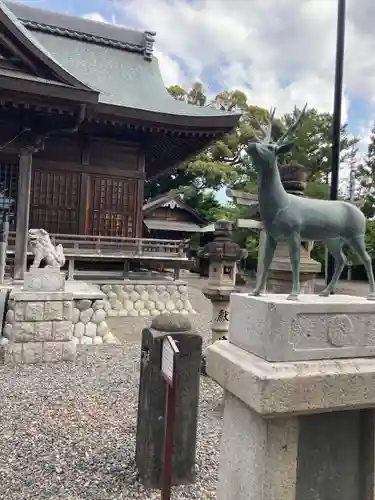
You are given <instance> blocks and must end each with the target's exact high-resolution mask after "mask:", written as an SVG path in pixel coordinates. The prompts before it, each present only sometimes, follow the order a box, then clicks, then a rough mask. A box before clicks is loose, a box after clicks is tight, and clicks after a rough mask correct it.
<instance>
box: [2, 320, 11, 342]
mask: <svg viewBox="0 0 375 500" xmlns="http://www.w3.org/2000/svg"><path fill="white" fill-rule="evenodd" d="M12 330H13V325H12V323H7V324H6V325H5V326H4V328H3V336H4V337H6V338H7V339H11V338H12Z"/></svg>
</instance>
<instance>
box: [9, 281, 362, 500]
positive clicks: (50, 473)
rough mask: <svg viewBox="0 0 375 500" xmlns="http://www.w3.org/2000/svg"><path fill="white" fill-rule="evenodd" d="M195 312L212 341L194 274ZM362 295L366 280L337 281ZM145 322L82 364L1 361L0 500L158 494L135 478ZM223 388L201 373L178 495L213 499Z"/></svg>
mask: <svg viewBox="0 0 375 500" xmlns="http://www.w3.org/2000/svg"><path fill="white" fill-rule="evenodd" d="M188 281H189V283H190V285H191V287H190V292H189V293H190V297H191V300H192V303H193V306H194V308H195V309H196V311H198V314H197V315H195V316H192V317H191V319H192V322H193V324H194V326H195V327H196V328H197V329H198V330H199V331H200V332H201V334H202V335H203V337H204V342H205V344H206V343H207V340H208V331H209V323H210V318H211V306H210V303H209V302H208V301H207V300H206V299H205V298H204V296H203V295H202V293H201V289H202V288H203V286H204V284H205V282H206V280H200V279H198V278H193V277H192V278H189V280H188ZM339 288H340V293H352V294H354V295H362V294H364V293H367V286H366V285H365V284H356V283H354V282H352V283H350V284H346V283H343V284H341V286H340V287H339ZM146 323H147V321H145V320H143V319H142V318H132V319H131V320H130V319H129V318H122V319H121V320H119V319H117V318H114V319H113V320H112V325H111V327H112V329H113V332H114V333H115V335H116V336H117V337H118V338H119V339H120V340H121V342H122V346H121V347H115V348H113V351H112V354H108V353H102V354H101V355H100V357H96V358H93V359H91V360H90V359H89V360H87V362H86V363H85V364H82V363H78V364H76V365H72V364H68V363H67V364H58V365H49V366H48V365H44V366H17V367H9V366H0V377H1V380H2V384H1V385H0V401H1V407H0V436H1V446H0V499H4V500H21V499H22V500H28V499H32V500H43V499H51V500H54V499H64V500H68V499H69V500H86V499H87V500H88V499H90V500H107V499H116V500H121V499H124V500H125V499H127V500H130V499H133V498H138V499H142V500H148V499H159V498H160V492H157V491H145V490H144V488H143V487H142V486H141V485H140V484H139V483H138V482H137V473H136V469H135V465H134V449H135V432H136V411H137V398H138V377H139V371H138V369H139V365H138V361H139V353H140V351H139V340H140V332H141V329H142V327H143V326H144V325H145V324H146ZM221 418H222V390H221V389H220V387H218V386H217V385H216V384H215V383H213V382H212V381H211V380H210V379H207V378H204V377H202V378H201V399H200V416H199V427H198V449H197V481H196V482H195V483H194V484H193V485H188V486H183V487H178V488H174V491H173V496H172V498H173V499H174V500H177V499H180V500H183V499H189V500H194V499H199V500H208V499H214V498H216V496H215V488H216V482H217V470H218V462H219V443H220V433H221V425H222V421H221Z"/></svg>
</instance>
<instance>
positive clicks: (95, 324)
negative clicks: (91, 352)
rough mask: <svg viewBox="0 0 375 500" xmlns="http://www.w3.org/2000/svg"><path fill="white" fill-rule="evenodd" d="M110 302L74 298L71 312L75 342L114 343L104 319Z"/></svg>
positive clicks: (115, 341) (114, 339) (114, 340)
mask: <svg viewBox="0 0 375 500" xmlns="http://www.w3.org/2000/svg"><path fill="white" fill-rule="evenodd" d="M109 309H110V304H109V302H108V301H107V300H101V299H96V300H90V299H81V300H74V308H73V312H72V323H73V340H74V342H76V343H77V344H87V345H90V344H94V345H101V344H116V343H117V340H116V338H115V337H114V335H112V333H111V332H110V329H109V326H108V324H107V322H106V321H105V320H106V318H107V313H108V311H109Z"/></svg>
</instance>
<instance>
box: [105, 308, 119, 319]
mask: <svg viewBox="0 0 375 500" xmlns="http://www.w3.org/2000/svg"><path fill="white" fill-rule="evenodd" d="M107 314H108V317H109V318H115V317H116V316H118V311H115V310H114V309H110V310H109V311H108V312H107Z"/></svg>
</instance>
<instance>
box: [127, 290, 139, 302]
mask: <svg viewBox="0 0 375 500" xmlns="http://www.w3.org/2000/svg"><path fill="white" fill-rule="evenodd" d="M129 298H130V300H131V301H132V302H137V300H138V299H139V293H138V292H132V293H131V294H130V296H129Z"/></svg>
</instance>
